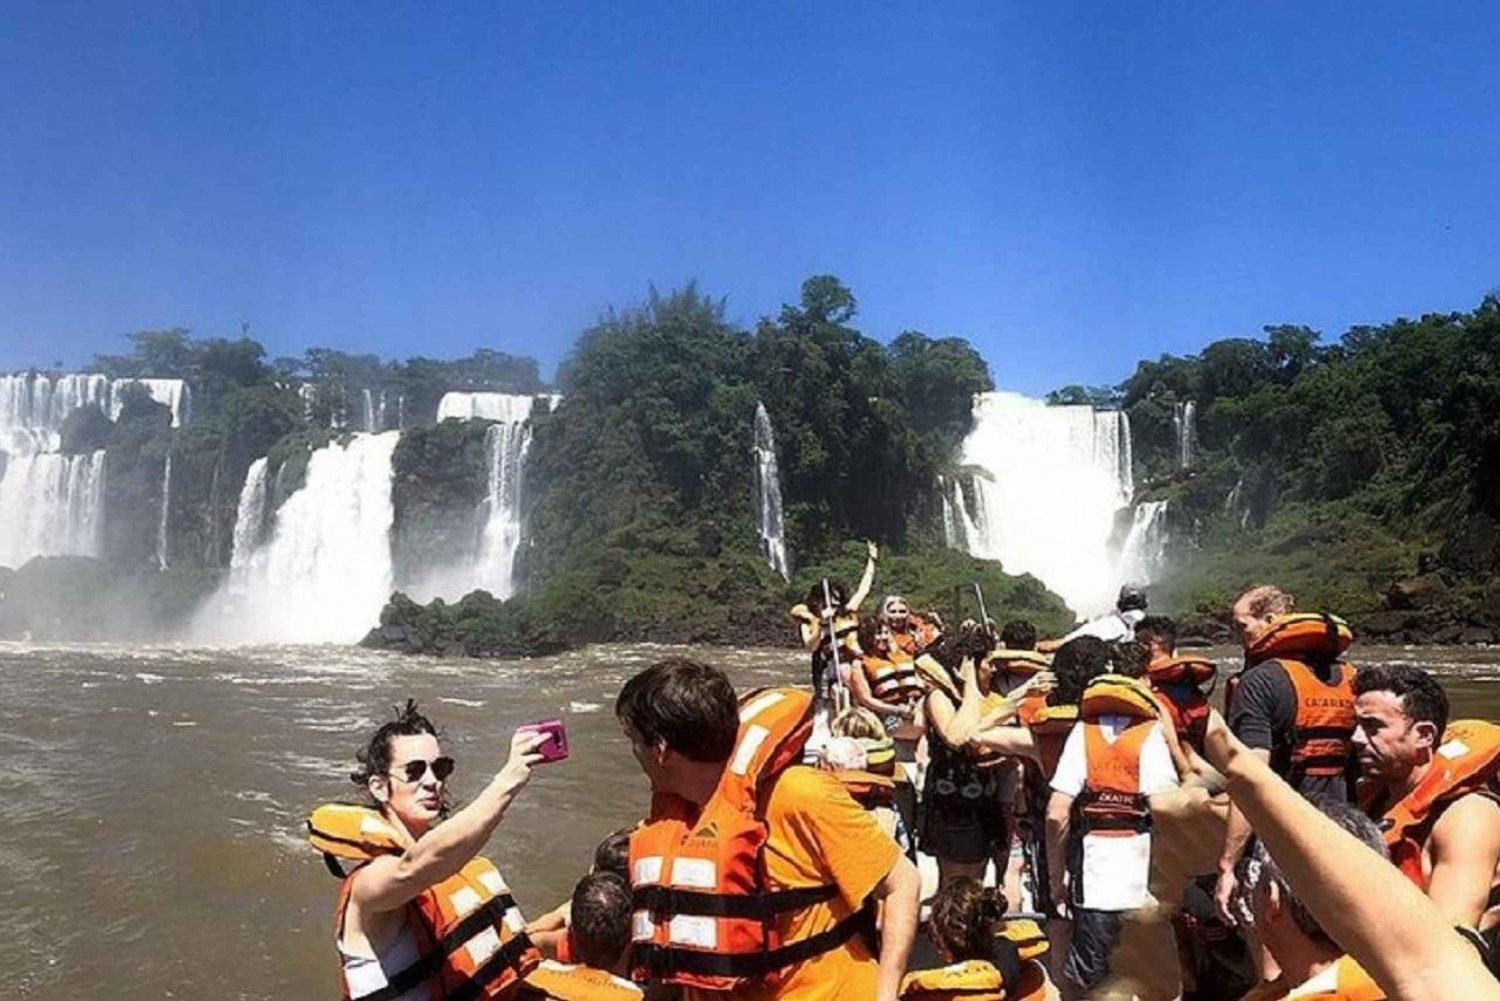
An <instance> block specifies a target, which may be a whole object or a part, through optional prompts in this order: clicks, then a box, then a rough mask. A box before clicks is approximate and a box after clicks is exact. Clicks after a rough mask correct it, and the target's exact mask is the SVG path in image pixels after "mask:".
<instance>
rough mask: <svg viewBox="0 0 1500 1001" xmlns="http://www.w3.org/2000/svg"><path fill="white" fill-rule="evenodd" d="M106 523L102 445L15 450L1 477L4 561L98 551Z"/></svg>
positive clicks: (0, 555) (0, 561) (0, 552)
mask: <svg viewBox="0 0 1500 1001" xmlns="http://www.w3.org/2000/svg"><path fill="white" fill-rule="evenodd" d="M103 526H104V451H103V449H100V450H99V451H97V452H89V453H85V454H82V455H58V454H57V453H54V452H42V453H38V454H35V455H22V454H14V455H11V456H10V457H9V460H8V461H7V462H6V464H5V473H4V475H3V477H0V566H8V567H19V566H21V565H22V564H23V563H25V562H26V561H27V560H29V559H31V558H32V557H33V556H97V555H98V554H99V548H100V543H101V539H102V534H103Z"/></svg>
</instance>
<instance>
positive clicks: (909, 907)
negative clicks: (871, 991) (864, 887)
mask: <svg viewBox="0 0 1500 1001" xmlns="http://www.w3.org/2000/svg"><path fill="white" fill-rule="evenodd" d="M921 895H922V878H921V876H919V875H917V867H916V866H914V865H912V864H911V860H910V859H908V858H907V857H906V856H905V855H901V856H898V857H897V859H896V864H895V865H894V866H893V867H892V868H891V871H890V872H889V873H887V874H886V877H885V879H882V880H881V881H880V883H879V884H878V885H877V886H876V887H875V891H874V892H873V893H872V894H871V896H873V897H874V898H875V899H876V900H879V901H883V902H884V904H885V906H884V907H883V908H882V910H881V923H880V980H879V984H878V987H877V993H876V997H877V998H878V999H879V1001H896V996H897V994H898V993H899V992H900V989H901V976H902V974H904V973H905V972H906V962H907V960H908V959H909V958H910V957H911V946H912V941H913V940H914V939H915V938H916V937H917V915H918V912H919V911H920V910H921V899H920V898H921Z"/></svg>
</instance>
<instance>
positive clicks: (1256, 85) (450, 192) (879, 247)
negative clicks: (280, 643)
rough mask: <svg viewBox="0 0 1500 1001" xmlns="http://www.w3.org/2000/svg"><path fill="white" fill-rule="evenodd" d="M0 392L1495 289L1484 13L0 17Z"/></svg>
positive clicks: (1334, 320)
mask: <svg viewBox="0 0 1500 1001" xmlns="http://www.w3.org/2000/svg"><path fill="white" fill-rule="evenodd" d="M5 11H6V13H5V21H6V30H5V31H4V32H0V368H7V369H8V368H15V367H21V366H26V365H34V364H38V365H47V364H50V363H52V362H53V361H55V360H58V361H62V362H63V363H64V364H65V365H68V366H78V365H80V364H82V363H83V362H85V361H86V360H87V359H88V358H89V357H90V356H91V355H92V354H93V353H94V352H96V351H118V350H122V349H123V348H124V347H125V342H124V340H123V336H122V335H123V334H125V333H127V332H129V331H132V330H139V329H148V328H160V327H167V326H186V327H189V328H192V329H193V330H194V332H196V333H198V334H201V335H232V334H236V333H237V332H238V331H239V329H240V325H241V323H244V322H248V323H249V324H250V326H251V333H252V335H253V336H255V337H257V338H258V339H260V340H261V341H262V342H263V343H264V344H265V345H266V347H267V349H268V351H269V352H270V353H271V354H272V355H278V354H289V353H298V352H300V351H301V350H302V349H303V348H305V347H307V346H310V345H314V344H320V345H328V346H333V347H338V348H342V349H346V350H363V351H374V352H377V353H380V354H382V355H386V356H396V357H404V356H407V355H410V354H417V353H422V354H427V355H429V356H452V355H459V354H466V353H468V352H469V351H471V350H473V349H474V348H476V347H480V346H486V347H492V348H496V349H499V350H505V351H511V352H514V353H521V354H531V355H534V356H536V357H537V358H539V359H540V360H541V361H542V363H543V369H544V371H550V369H551V367H552V365H553V364H554V363H555V362H556V361H557V360H558V359H559V358H560V357H561V356H562V355H563V354H564V353H565V352H566V351H567V349H568V347H569V345H570V344H571V342H572V339H573V338H574V336H575V335H576V334H577V332H578V331H579V330H581V329H582V328H583V327H585V326H586V325H587V324H588V323H589V322H591V321H592V320H593V319H594V318H595V317H596V316H597V315H598V313H599V312H600V310H601V309H602V308H604V307H606V306H608V305H611V304H617V305H624V304H629V303H631V302H634V301H637V300H639V299H640V298H641V296H642V295H643V293H644V291H645V289H646V287H647V285H648V283H651V282H654V283H656V284H657V285H658V286H660V287H663V288H668V287H672V286H675V285H678V284H681V283H682V282H684V281H686V280H688V279H692V278H696V279H697V280H698V281H699V282H700V284H701V285H702V286H703V287H704V288H705V289H706V290H707V291H710V292H713V293H715V294H723V295H727V296H728V297H729V312H730V315H731V317H733V318H735V319H737V320H739V321H741V322H743V323H746V324H753V322H754V321H755V319H756V318H757V317H759V316H761V315H764V314H767V313H774V312H775V311H776V309H777V308H778V307H779V305H780V304H781V303H782V302H784V301H789V300H794V299H795V297H796V295H797V289H798V286H799V284H800V282H801V280H802V279H803V278H804V277H806V276H807V275H809V274H813V273H823V272H828V273H833V274H836V275H838V276H840V277H841V278H842V279H843V280H844V281H845V282H846V283H847V284H848V285H850V286H851V287H852V288H853V289H854V291H855V294H856V295H857V296H858V298H859V301H860V307H861V309H860V316H859V319H858V325H859V326H860V327H861V329H863V330H864V331H865V332H866V333H868V334H870V335H871V336H875V337H878V338H881V339H883V340H884V339H889V338H890V337H892V336H894V335H895V334H897V333H899V332H900V331H902V330H904V329H920V330H923V331H925V332H927V333H930V334H934V335H944V334H957V335H961V336H964V337H967V338H969V339H970V340H972V341H973V342H974V343H975V344H976V345H978V346H979V348H980V350H981V351H982V352H983V353H984V354H985V356H986V357H987V358H988V359H989V361H990V364H991V368H992V370H993V371H994V374H995V378H996V382H997V383H998V384H1000V385H1001V386H1003V387H1006V388H1015V389H1021V390H1023V391H1029V392H1034V393H1035V392H1041V391H1044V390H1046V389H1048V388H1052V387H1054V386H1057V385H1060V384H1063V383H1067V382H1087V383H1101V382H1115V381H1118V380H1119V379H1121V378H1123V377H1124V376H1125V375H1127V374H1128V373H1129V372H1130V370H1131V369H1132V367H1133V366H1134V363H1135V361H1136V360H1137V359H1139V358H1141V357H1144V356H1153V357H1154V356H1155V355H1156V354H1158V353H1161V352H1179V353H1180V352H1187V351H1193V350H1196V349H1197V348H1199V347H1201V346H1202V345H1203V344H1205V343H1207V342H1208V341H1209V340H1212V339H1214V338H1216V337H1222V336H1228V335H1234V334H1249V333H1255V332H1257V331H1258V330H1259V328H1260V326H1261V325H1262V324H1266V323H1280V322H1293V323H1308V324H1310V325H1313V326H1316V327H1319V328H1320V329H1322V330H1324V332H1325V334H1327V335H1329V336H1330V337H1332V336H1337V334H1338V333H1340V332H1342V330H1343V329H1344V328H1345V327H1347V326H1348V325H1350V324H1352V323H1370V322H1381V321H1384V320H1387V319H1390V318H1392V317H1394V316H1397V315H1417V314H1420V313H1424V312H1430V311H1441V310H1449V309H1468V308H1470V307H1472V306H1473V305H1474V304H1475V303H1477V302H1478V300H1479V299H1480V297H1481V296H1482V295H1483V294H1484V293H1485V292H1486V291H1489V290H1491V289H1495V288H1497V287H1500V239H1497V237H1496V233H1497V228H1496V222H1497V219H1500V183H1497V179H1500V170H1497V167H1500V162H1497V161H1500V114H1497V110H1496V109H1497V107H1500V59H1497V58H1496V57H1495V53H1496V52H1497V51H1500V12H1497V11H1496V9H1495V7H1494V5H1493V4H1479V3H1474V4H1464V3H1445V4H1435V5H1418V4H1409V3H1402V4H1380V3H1349V4H1311V3H1284V4H1270V3H1256V4H1206V3H1158V2H1151V3H1146V2H1139V3H1131V2H1099V3H1090V4H1053V3H1034V4H1027V5H1019V4H1006V3H993V2H992V3H981V4H972V5H967V4H963V5H961V4H932V5H929V4H915V3H911V4H901V3H876V4H871V3H808V4H793V3H777V4H772V3H757V2H744V3H734V4H731V3H716V2H694V3H680V4H655V3H626V2H614V3H597V4H570V3H562V2H548V3H540V2H538V3H533V4H525V5H509V4H488V3H486V4H474V5H469V6H464V5H458V4H449V3H442V4H421V5H416V4H413V5H399V6H398V5H381V4H368V3H367V4H348V5H341V4H333V3H318V4H308V3H288V4H269V3H268V4H229V3H213V4H209V3H199V4H192V5H186V4H185V5H181V6H173V5H156V6H148V5H126V4H115V5H102V4H88V5H85V4H63V3H45V4H44V3H35V4H28V5H25V6H19V5H15V4H7V5H6V8H5Z"/></svg>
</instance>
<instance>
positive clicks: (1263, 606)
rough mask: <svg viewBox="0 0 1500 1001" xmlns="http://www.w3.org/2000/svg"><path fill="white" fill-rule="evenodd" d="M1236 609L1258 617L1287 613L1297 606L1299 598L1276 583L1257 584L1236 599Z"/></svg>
mask: <svg viewBox="0 0 1500 1001" xmlns="http://www.w3.org/2000/svg"><path fill="white" fill-rule="evenodd" d="M1234 607H1235V610H1236V611H1243V612H1244V613H1245V614H1246V615H1250V616H1252V617H1254V618H1257V619H1263V618H1265V617H1266V616H1268V615H1286V614H1288V613H1290V612H1291V611H1292V609H1294V608H1296V607H1297V599H1295V598H1293V597H1292V596H1291V595H1290V594H1287V593H1286V592H1285V591H1283V590H1282V589H1281V588H1279V587H1277V586H1276V585H1275V584H1257V585H1255V586H1254V587H1252V588H1251V589H1250V590H1248V591H1246V592H1245V593H1244V594H1242V595H1240V596H1239V597H1238V598H1236V599H1235V602H1234Z"/></svg>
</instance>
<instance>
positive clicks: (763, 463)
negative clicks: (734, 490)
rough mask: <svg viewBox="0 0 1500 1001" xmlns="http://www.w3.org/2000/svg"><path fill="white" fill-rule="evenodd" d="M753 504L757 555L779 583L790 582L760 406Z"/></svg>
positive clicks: (776, 477) (767, 422) (777, 485)
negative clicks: (757, 540)
mask: <svg viewBox="0 0 1500 1001" xmlns="http://www.w3.org/2000/svg"><path fill="white" fill-rule="evenodd" d="M755 500H756V512H757V514H758V515H759V521H760V524H759V528H758V532H759V535H760V550H761V553H762V554H764V555H765V557H766V562H767V563H769V564H770V565H771V569H772V570H775V571H776V572H777V573H779V574H780V575H781V579H782V580H791V577H792V570H791V564H790V562H789V561H788V559H787V553H786V527H785V525H784V524H783V522H782V516H781V474H780V473H779V472H778V471H777V468H776V437H775V435H773V434H772V431H771V415H770V414H768V413H766V408H765V406H764V405H763V404H761V403H756V404H755Z"/></svg>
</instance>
